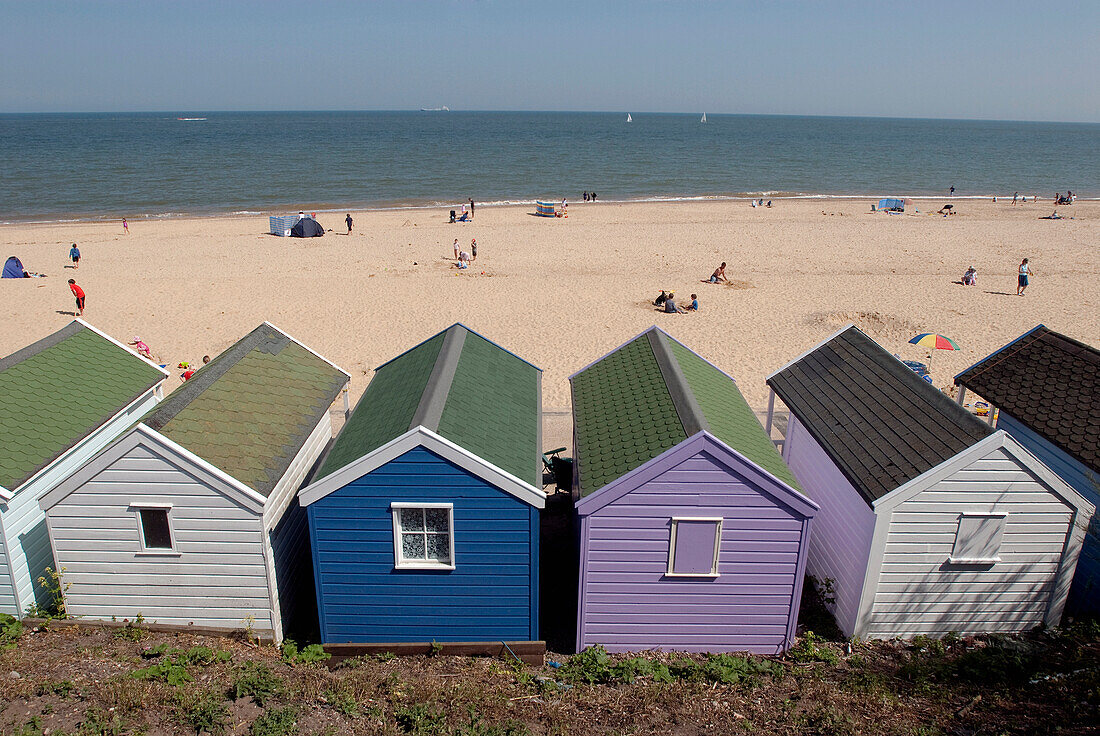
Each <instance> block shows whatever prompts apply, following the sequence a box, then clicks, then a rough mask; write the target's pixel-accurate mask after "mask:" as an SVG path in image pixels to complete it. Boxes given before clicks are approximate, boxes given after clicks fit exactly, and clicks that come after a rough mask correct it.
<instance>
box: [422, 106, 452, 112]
mask: <svg viewBox="0 0 1100 736" xmlns="http://www.w3.org/2000/svg"><path fill="white" fill-rule="evenodd" d="M450 111H451V108H449V107H447V106H446V105H444V106H443V107H422V108H420V112H450Z"/></svg>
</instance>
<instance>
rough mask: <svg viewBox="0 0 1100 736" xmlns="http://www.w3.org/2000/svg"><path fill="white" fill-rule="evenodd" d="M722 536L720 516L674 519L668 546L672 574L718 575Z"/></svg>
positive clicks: (669, 567) (681, 575) (669, 568)
mask: <svg viewBox="0 0 1100 736" xmlns="http://www.w3.org/2000/svg"><path fill="white" fill-rule="evenodd" d="M721 538H722V520H721V519H719V518H713V519H712V518H705V519H699V518H676V519H672V530H671V533H670V536H669V545H668V570H667V572H666V573H665V574H666V575H669V576H672V577H712V578H716V577H718V543H719V541H720V540H721Z"/></svg>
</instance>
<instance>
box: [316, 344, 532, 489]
mask: <svg viewBox="0 0 1100 736" xmlns="http://www.w3.org/2000/svg"><path fill="white" fill-rule="evenodd" d="M541 374H542V372H541V371H540V370H539V369H538V368H536V367H535V366H533V365H531V364H530V363H528V362H527V361H525V360H523V359H522V358H519V357H517V356H516V355H514V354H512V353H510V352H508V351H507V350H505V349H504V348H502V347H500V346H499V345H496V344H495V343H493V342H491V341H489V340H487V339H485V338H484V337H482V336H481V335H478V334H477V333H476V332H472V331H471V330H469V329H467V328H466V327H464V326H463V325H460V324H456V325H453V326H451V327H450V328H448V329H447V330H444V331H443V332H441V333H439V334H438V335H436V336H435V337H432V338H431V339H429V340H427V341H425V342H423V343H421V344H420V345H417V346H416V347H415V348H413V349H411V350H409V351H408V352H405V353H402V354H401V355H399V356H398V357H396V358H394V359H393V360H391V361H389V362H388V363H386V364H384V365H382V366H381V367H379V368H378V370H377V371H376V372H375V375H374V378H373V380H371V383H370V385H369V386H368V387H367V390H366V392H365V393H364V394H363V397H362V398H361V399H360V400H359V403H358V404H357V405H356V407H355V411H354V412H352V414H351V416H350V417H349V418H348V421H347V423H346V424H345V425H344V429H343V430H342V431H341V432H340V436H339V437H337V438H336V442H335V443H334V444H333V446H332V450H331V451H330V452H329V454H328V457H327V458H326V459H325V461H324V463H323V464H322V466H321V470H320V472H319V473H318V474H317V477H318V478H323V477H325V476H327V475H330V474H332V473H334V472H336V471H337V470H339V469H340V468H343V467H345V466H347V465H349V464H351V463H352V462H354V461H356V460H358V459H359V458H361V457H363V456H364V455H366V454H368V453H370V452H371V451H373V450H376V449H377V448H379V447H381V446H382V445H384V444H386V443H387V442H389V441H390V440H393V439H394V438H396V437H398V436H400V435H402V434H404V433H405V432H407V431H409V430H410V429H413V428H414V427H417V426H422V427H424V428H425V429H429V430H431V431H433V432H435V433H437V434H439V435H441V436H442V437H445V438H446V439H448V440H450V441H451V442H454V443H455V444H456V445H458V446H459V447H462V448H464V449H466V450H468V451H469V452H471V453H473V454H474V455H477V456H478V457H480V458H482V459H484V460H485V461H487V462H489V463H491V464H493V465H495V466H496V467H498V468H500V469H502V470H506V471H507V472H509V473H511V474H512V475H514V476H516V477H517V478H520V479H521V480H523V481H525V482H527V483H530V484H531V485H533V486H535V487H536V488H539V487H541V485H542V484H541V478H540V475H541V472H542V471H541V460H540V453H541V448H540V443H541V438H540V424H541V417H540V411H541V407H540V391H541V386H540V383H541Z"/></svg>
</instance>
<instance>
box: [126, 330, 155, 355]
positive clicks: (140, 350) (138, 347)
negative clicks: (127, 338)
mask: <svg viewBox="0 0 1100 736" xmlns="http://www.w3.org/2000/svg"><path fill="white" fill-rule="evenodd" d="M130 345H131V346H133V348H134V352H136V353H137V354H138V355H144V356H145V357H146V358H149V359H152V357H153V354H152V352H151V351H150V350H149V346H148V345H146V344H145V343H144V342H142V340H141V338H140V337H138V336H137V335H134V339H133V340H132V341H131V342H130Z"/></svg>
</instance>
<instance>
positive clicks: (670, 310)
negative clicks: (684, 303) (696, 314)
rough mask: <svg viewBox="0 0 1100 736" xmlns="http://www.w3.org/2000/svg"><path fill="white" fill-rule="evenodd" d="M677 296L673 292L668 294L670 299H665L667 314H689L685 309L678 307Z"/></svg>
mask: <svg viewBox="0 0 1100 736" xmlns="http://www.w3.org/2000/svg"><path fill="white" fill-rule="evenodd" d="M675 296H676V295H675V294H673V293H672V292H671V291H670V292H668V299H665V314H687V312H685V311H684V310H683V309H680V308H679V307H678V306H676V300H675V299H674V297H675Z"/></svg>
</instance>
